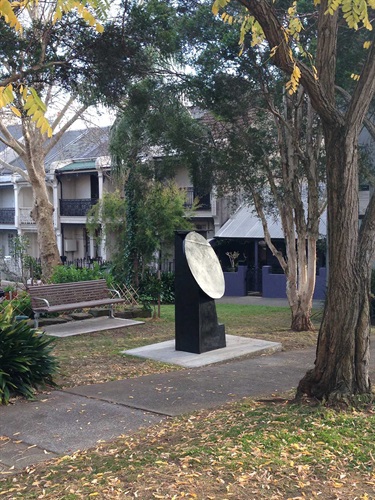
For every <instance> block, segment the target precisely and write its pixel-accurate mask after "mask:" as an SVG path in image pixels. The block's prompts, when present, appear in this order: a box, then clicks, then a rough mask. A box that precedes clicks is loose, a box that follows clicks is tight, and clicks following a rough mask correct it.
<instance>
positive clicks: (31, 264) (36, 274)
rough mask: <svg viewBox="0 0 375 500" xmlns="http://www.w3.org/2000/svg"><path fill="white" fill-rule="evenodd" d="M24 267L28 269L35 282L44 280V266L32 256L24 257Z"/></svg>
mask: <svg viewBox="0 0 375 500" xmlns="http://www.w3.org/2000/svg"><path fill="white" fill-rule="evenodd" d="M24 267H25V268H26V269H28V271H29V272H28V274H29V275H30V277H31V278H33V279H34V280H40V279H42V265H41V264H40V262H39V261H37V260H36V259H35V258H34V257H31V255H25V257H24Z"/></svg>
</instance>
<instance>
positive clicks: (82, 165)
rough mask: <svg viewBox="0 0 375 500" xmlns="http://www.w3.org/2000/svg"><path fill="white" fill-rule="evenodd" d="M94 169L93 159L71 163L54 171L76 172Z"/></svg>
mask: <svg viewBox="0 0 375 500" xmlns="http://www.w3.org/2000/svg"><path fill="white" fill-rule="evenodd" d="M93 169H95V159H92V160H89V159H88V160H81V161H72V163H69V164H68V165H64V166H63V167H61V168H58V169H56V171H57V172H59V173H62V172H76V171H77V170H79V171H82V170H93Z"/></svg>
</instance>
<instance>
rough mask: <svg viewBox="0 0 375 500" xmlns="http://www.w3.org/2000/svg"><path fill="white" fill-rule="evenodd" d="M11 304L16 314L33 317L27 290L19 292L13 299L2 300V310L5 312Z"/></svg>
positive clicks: (0, 303)
mask: <svg viewBox="0 0 375 500" xmlns="http://www.w3.org/2000/svg"><path fill="white" fill-rule="evenodd" d="M9 304H11V305H12V308H13V311H14V314H15V315H22V316H28V317H29V318H31V317H32V314H33V310H32V308H31V299H30V295H29V294H28V293H27V292H22V291H21V292H18V294H17V297H15V298H14V299H12V300H3V301H2V302H0V311H1V312H3V311H4V310H5V309H6V308H7V307H8V305H9Z"/></svg>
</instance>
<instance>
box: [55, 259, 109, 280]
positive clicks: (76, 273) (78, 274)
mask: <svg viewBox="0 0 375 500" xmlns="http://www.w3.org/2000/svg"><path fill="white" fill-rule="evenodd" d="M102 278H107V273H106V272H105V271H104V270H103V269H102V268H101V267H100V265H99V264H98V263H97V262H94V264H93V267H92V268H88V267H83V268H77V267H76V266H74V265H71V266H63V265H60V266H56V267H55V268H54V270H53V273H52V276H51V279H50V282H51V283H73V282H75V281H89V280H98V279H102Z"/></svg>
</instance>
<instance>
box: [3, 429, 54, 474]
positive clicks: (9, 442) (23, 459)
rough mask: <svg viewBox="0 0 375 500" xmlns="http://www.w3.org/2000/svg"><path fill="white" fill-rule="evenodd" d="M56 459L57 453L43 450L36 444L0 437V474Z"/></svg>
mask: <svg viewBox="0 0 375 500" xmlns="http://www.w3.org/2000/svg"><path fill="white" fill-rule="evenodd" d="M56 457H58V454H57V453H53V452H51V451H47V450H43V449H42V448H40V447H39V446H38V445H36V444H32V445H30V444H27V443H24V442H23V441H21V440H15V439H14V440H13V439H9V438H7V437H5V436H0V473H1V472H3V473H6V472H12V471H13V472H16V471H19V470H22V469H24V468H25V467H29V466H30V465H35V464H36V463H39V462H45V461H46V460H51V459H52V458H56Z"/></svg>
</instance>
